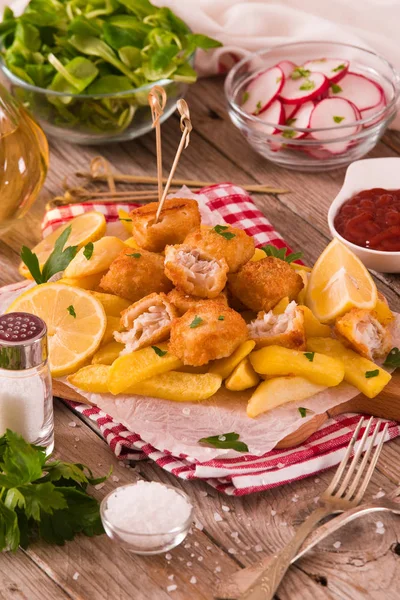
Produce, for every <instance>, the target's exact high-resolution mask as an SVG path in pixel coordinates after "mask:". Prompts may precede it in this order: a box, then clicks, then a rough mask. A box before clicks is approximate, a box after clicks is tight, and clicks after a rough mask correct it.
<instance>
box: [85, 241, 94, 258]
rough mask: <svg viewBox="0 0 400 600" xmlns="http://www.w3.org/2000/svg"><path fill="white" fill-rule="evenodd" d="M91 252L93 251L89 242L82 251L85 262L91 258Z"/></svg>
mask: <svg viewBox="0 0 400 600" xmlns="http://www.w3.org/2000/svg"><path fill="white" fill-rule="evenodd" d="M93 250H94V246H93V242H89V243H88V244H86V246H85V247H84V249H83V256H84V257H85V258H86V259H87V260H90V259H91V258H92V254H93Z"/></svg>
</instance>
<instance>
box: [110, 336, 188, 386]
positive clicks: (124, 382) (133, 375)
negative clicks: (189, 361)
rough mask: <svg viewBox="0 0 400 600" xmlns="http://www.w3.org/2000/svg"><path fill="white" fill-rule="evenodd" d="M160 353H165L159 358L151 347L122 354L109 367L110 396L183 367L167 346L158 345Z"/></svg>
mask: <svg viewBox="0 0 400 600" xmlns="http://www.w3.org/2000/svg"><path fill="white" fill-rule="evenodd" d="M157 347H158V349H159V350H161V352H165V351H166V352H167V353H166V354H164V355H163V356H159V354H157V352H156V351H155V350H154V349H153V348H152V347H151V346H148V347H147V348H142V349H141V350H136V352H132V353H131V354H124V355H123V356H120V357H119V358H117V360H116V361H114V362H113V364H112V365H111V367H110V371H109V375H108V388H109V390H110V392H111V393H112V394H121V393H122V392H125V391H126V390H127V389H128V388H129V387H131V386H132V385H134V384H137V383H140V382H141V381H144V380H145V379H149V378H150V377H154V376H155V375H161V373H167V372H168V371H175V370H176V369H180V368H181V367H182V366H183V363H182V362H181V361H180V360H179V358H177V357H176V356H173V355H172V354H170V353H169V352H168V344H167V343H163V344H158V346H157Z"/></svg>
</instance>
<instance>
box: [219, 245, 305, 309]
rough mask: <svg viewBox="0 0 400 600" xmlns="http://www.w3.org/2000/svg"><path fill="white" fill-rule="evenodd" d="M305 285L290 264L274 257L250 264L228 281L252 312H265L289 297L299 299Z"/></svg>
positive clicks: (230, 276) (235, 294) (234, 292)
mask: <svg viewBox="0 0 400 600" xmlns="http://www.w3.org/2000/svg"><path fill="white" fill-rule="evenodd" d="M303 286H304V283H303V280H302V278H301V277H300V275H299V274H298V273H296V271H294V269H292V268H291V266H290V265H289V264H288V263H287V262H285V261H284V260H280V259H279V258H275V257H274V256H268V257H266V258H263V259H262V260H259V261H257V262H251V261H250V262H248V263H246V264H245V265H244V266H243V267H242V268H241V269H240V270H239V271H238V272H237V273H232V274H231V275H229V278H228V287H229V289H230V291H231V292H232V294H233V295H234V296H236V298H238V299H239V300H240V301H241V302H243V304H244V305H245V306H247V307H248V308H251V309H252V310H256V311H259V310H264V311H265V312H268V311H269V310H271V308H273V307H274V306H275V304H278V302H279V300H281V299H282V298H284V297H285V296H288V298H289V300H295V298H297V295H298V293H299V292H300V290H301V289H302V288H303Z"/></svg>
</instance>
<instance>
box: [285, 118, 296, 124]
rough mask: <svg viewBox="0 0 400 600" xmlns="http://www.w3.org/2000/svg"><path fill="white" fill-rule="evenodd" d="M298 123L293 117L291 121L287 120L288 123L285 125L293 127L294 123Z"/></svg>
mask: <svg viewBox="0 0 400 600" xmlns="http://www.w3.org/2000/svg"><path fill="white" fill-rule="evenodd" d="M296 121H297V119H295V118H293V117H291V118H290V119H286V123H285V125H289V126H290V125H293V123H295V122H296Z"/></svg>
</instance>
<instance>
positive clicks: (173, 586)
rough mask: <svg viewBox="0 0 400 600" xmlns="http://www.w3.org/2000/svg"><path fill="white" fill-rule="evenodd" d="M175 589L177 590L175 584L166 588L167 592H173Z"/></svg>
mask: <svg viewBox="0 0 400 600" xmlns="http://www.w3.org/2000/svg"><path fill="white" fill-rule="evenodd" d="M177 589H178V586H177V585H175V584H174V585H169V586H167V592H174V591H175V590H177Z"/></svg>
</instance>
